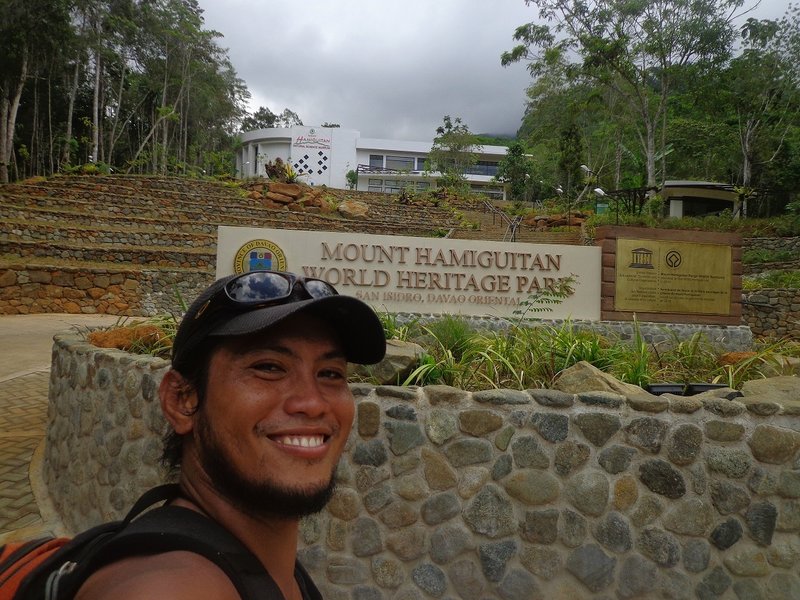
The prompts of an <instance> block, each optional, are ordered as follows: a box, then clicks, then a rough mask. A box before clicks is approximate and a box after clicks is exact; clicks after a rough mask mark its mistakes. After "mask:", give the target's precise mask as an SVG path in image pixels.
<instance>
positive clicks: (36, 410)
mask: <svg viewBox="0 0 800 600" xmlns="http://www.w3.org/2000/svg"><path fill="white" fill-rule="evenodd" d="M118 320H119V318H118V317H114V316H110V315H49V314H48V315H9V316H0V543H2V542H3V541H6V540H9V539H18V538H31V537H36V536H37V535H42V534H44V533H60V532H62V528H61V524H60V523H59V522H58V520H57V518H56V517H55V514H54V512H53V511H52V509H51V507H50V505H49V501H48V498H47V491H46V489H45V488H44V486H43V485H42V482H41V478H40V471H41V469H40V467H41V462H40V460H41V459H40V457H41V454H42V450H43V446H44V433H45V425H46V422H47V390H48V385H49V381H50V355H51V351H52V345H53V343H52V340H53V336H54V335H55V334H56V333H59V332H64V331H73V330H76V329H77V330H86V329H87V328H89V327H94V326H98V325H112V324H114V323H115V322H117V321H118Z"/></svg>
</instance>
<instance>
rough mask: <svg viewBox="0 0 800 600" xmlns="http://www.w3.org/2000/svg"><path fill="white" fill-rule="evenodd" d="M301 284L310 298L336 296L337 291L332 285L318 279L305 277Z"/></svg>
mask: <svg viewBox="0 0 800 600" xmlns="http://www.w3.org/2000/svg"><path fill="white" fill-rule="evenodd" d="M303 285H304V286H305V288H306V291H307V292H308V295H309V296H311V297H312V298H325V297H326V296H338V295H339V293H338V292H337V291H336V290H335V289H333V286H332V285H331V284H329V283H327V282H325V281H322V280H320V279H306V280H305V281H304V282H303Z"/></svg>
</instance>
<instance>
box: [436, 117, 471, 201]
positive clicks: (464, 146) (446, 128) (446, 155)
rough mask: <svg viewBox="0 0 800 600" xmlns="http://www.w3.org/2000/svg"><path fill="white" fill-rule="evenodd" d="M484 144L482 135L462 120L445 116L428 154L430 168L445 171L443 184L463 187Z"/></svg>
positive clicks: (440, 171)
mask: <svg viewBox="0 0 800 600" xmlns="http://www.w3.org/2000/svg"><path fill="white" fill-rule="evenodd" d="M480 151H481V146H480V145H479V144H478V138H477V136H476V135H475V134H473V133H472V132H471V131H470V130H469V127H468V126H467V125H466V124H465V123H463V122H462V121H461V117H456V118H455V119H452V118H450V115H445V116H444V118H443V119H442V124H441V125H439V127H437V128H436V137H435V138H434V139H433V146H432V147H431V151H430V153H429V154H428V163H429V169H430V170H431V171H437V172H439V173H440V174H441V177H440V180H439V181H440V184H441V185H442V186H444V187H450V188H456V189H459V188H460V189H463V188H464V187H465V182H466V173H467V170H468V169H469V168H470V167H471V166H473V165H474V164H475V163H476V162H477V160H478V154H477V153H478V152H480Z"/></svg>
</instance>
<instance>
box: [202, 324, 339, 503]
mask: <svg viewBox="0 0 800 600" xmlns="http://www.w3.org/2000/svg"><path fill="white" fill-rule="evenodd" d="M353 413H354V403H353V397H352V394H351V393H350V389H349V387H348V385H347V361H346V359H345V357H344V354H343V352H342V349H341V346H340V344H339V343H338V341H337V340H336V338H335V336H334V335H333V332H332V330H331V329H330V328H329V327H327V326H326V325H325V324H324V323H323V322H321V321H320V320H318V319H316V318H314V317H309V316H304V315H301V316H298V317H294V318H290V319H288V320H287V321H285V322H284V323H282V324H280V325H279V326H278V327H275V328H274V329H271V330H269V331H268V332H267V333H258V334H253V335H250V336H243V337H239V338H232V339H231V340H229V341H227V342H226V343H224V344H222V346H221V347H220V348H219V349H218V350H217V351H216V352H215V353H214V355H213V357H212V358H211V363H210V366H209V372H208V383H207V387H206V398H205V401H204V402H203V403H202V405H201V407H200V409H199V411H198V412H197V414H196V421H195V432H194V433H193V434H192V440H193V444H192V446H191V450H190V453H195V456H193V457H192V458H193V459H196V460H197V462H198V463H199V466H200V468H201V470H202V471H204V473H205V476H206V477H207V478H208V482H209V483H210V485H211V486H212V487H213V488H214V489H215V490H216V491H217V492H218V493H220V494H221V495H222V496H224V497H225V498H226V499H227V500H228V501H229V502H231V503H232V504H234V505H236V506H237V507H238V508H239V509H241V510H243V511H245V512H247V513H249V514H251V515H253V516H262V517H286V518H294V517H299V516H303V515H305V514H310V513H313V512H316V511H318V510H320V509H321V508H322V507H323V506H324V505H325V503H326V502H327V500H328V498H329V497H330V494H331V492H332V489H333V472H334V470H335V468H336V464H337V463H338V460H339V457H340V455H341V453H342V451H343V449H344V446H345V443H346V442H347V437H348V435H349V433H350V428H351V426H352V422H353Z"/></svg>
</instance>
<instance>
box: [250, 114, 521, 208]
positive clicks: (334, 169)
mask: <svg viewBox="0 0 800 600" xmlns="http://www.w3.org/2000/svg"><path fill="white" fill-rule="evenodd" d="M241 140H242V147H241V149H240V150H239V151H238V153H237V155H236V171H237V173H238V174H239V176H240V177H256V176H261V177H263V176H265V174H266V172H265V170H264V165H266V164H267V163H268V162H270V161H273V160H275V159H276V158H280V159H281V160H282V161H284V162H285V163H288V164H290V165H291V166H292V167H293V168H294V170H295V171H296V172H297V173H298V174H299V175H301V176H302V181H304V182H305V183H308V184H309V185H326V186H328V187H332V188H339V189H345V188H347V178H346V175H347V172H348V171H351V170H352V171H356V172H357V173H358V185H357V186H356V189H358V190H369V191H374V192H390V193H392V192H399V191H400V190H401V189H402V188H404V187H406V186H409V185H413V186H414V188H415V189H417V190H420V191H422V190H427V189H431V188H435V187H436V177H437V174H436V173H428V172H426V171H425V160H426V159H427V157H428V153H429V152H430V150H431V146H432V145H433V144H432V142H409V141H403V140H381V139H372V138H362V137H361V134H360V133H359V132H358V131H356V130H354V129H341V128H339V127H305V126H295V127H287V128H273V129H258V130H256V131H248V132H247V133H243V134H241ZM477 154H478V156H479V158H478V162H477V163H476V164H475V165H473V166H472V167H471V168H470V169H469V172H468V173H466V174H465V175H466V179H467V181H468V182H469V184H470V187H471V188H472V190H473V191H474V192H482V193H484V194H486V195H488V196H490V197H493V198H503V199H504V198H505V191H504V188H503V184H502V183H499V182H496V181H492V178H493V176H494V175H495V174H496V173H497V165H498V162H499V161H500V160H501V159H502V158H503V157H504V156H505V154H506V147H505V146H481V147H480V151H479V152H478V153H477Z"/></svg>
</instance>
